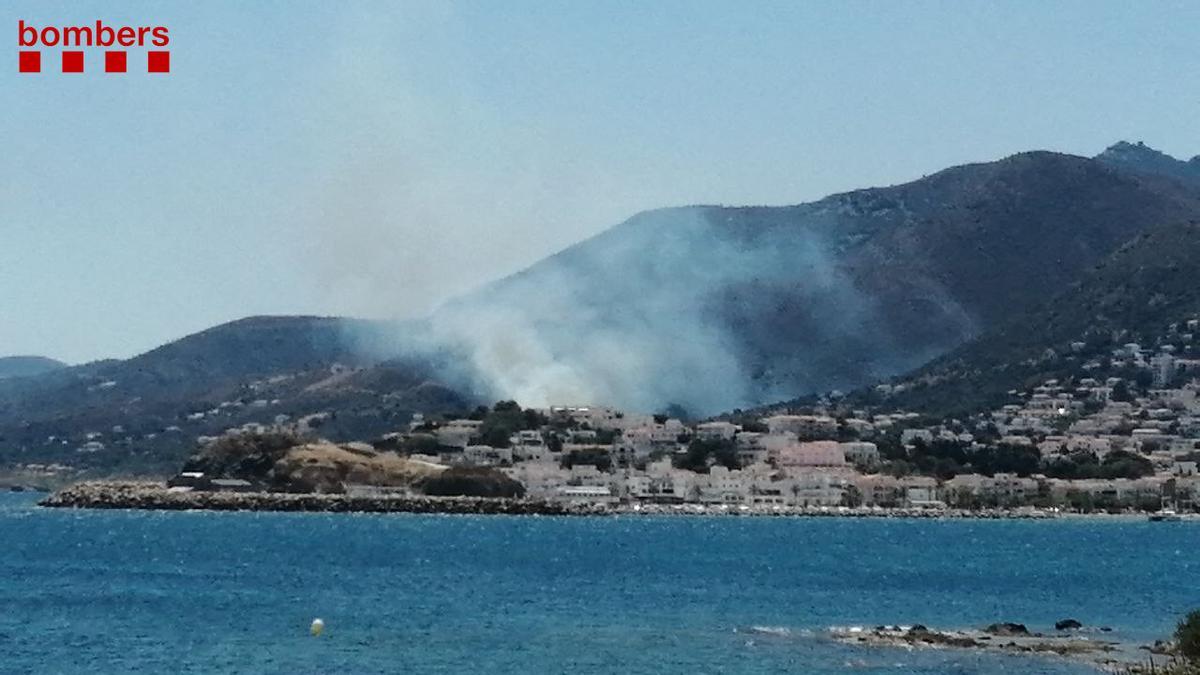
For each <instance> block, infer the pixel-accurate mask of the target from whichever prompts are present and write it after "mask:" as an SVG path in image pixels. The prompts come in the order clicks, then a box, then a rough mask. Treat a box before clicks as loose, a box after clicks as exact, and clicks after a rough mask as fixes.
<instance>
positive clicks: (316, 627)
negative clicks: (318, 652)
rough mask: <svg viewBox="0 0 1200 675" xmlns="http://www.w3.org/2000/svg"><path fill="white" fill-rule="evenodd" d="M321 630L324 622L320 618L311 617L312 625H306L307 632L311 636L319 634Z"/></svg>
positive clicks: (323, 628) (323, 627)
mask: <svg viewBox="0 0 1200 675" xmlns="http://www.w3.org/2000/svg"><path fill="white" fill-rule="evenodd" d="M323 630H325V622H324V621H322V620H320V619H313V622H312V625H311V626H309V627H308V632H309V633H311V634H312V636H313V637H317V636H318V635H320V634H321V631H323Z"/></svg>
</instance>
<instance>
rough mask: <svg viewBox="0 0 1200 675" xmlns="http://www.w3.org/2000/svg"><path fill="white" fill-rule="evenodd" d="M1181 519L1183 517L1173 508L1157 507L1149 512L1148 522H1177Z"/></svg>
mask: <svg viewBox="0 0 1200 675" xmlns="http://www.w3.org/2000/svg"><path fill="white" fill-rule="evenodd" d="M1181 520H1183V517H1182V516H1180V515H1179V514H1178V513H1176V512H1175V511H1174V510H1173V509H1159V510H1158V511H1155V512H1154V513H1151V514H1150V522H1152V523H1178V522H1179V521H1181Z"/></svg>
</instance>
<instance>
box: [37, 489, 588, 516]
mask: <svg viewBox="0 0 1200 675" xmlns="http://www.w3.org/2000/svg"><path fill="white" fill-rule="evenodd" d="M38 504H39V505H40V506H46V507H52V508H78V509H145V510H162V511H194V510H206V511H314V512H324V513H449V514H489V515H490V514H497V515H545V516H567V515H593V514H596V513H604V510H603V509H599V510H597V509H596V508H593V507H591V506H590V505H573V504H558V503H553V502H546V501H541V500H532V499H493V498H483V497H425V496H406V495H379V496H370V497H367V496H359V495H345V494H311V493H288V492H215V491H204V490H187V491H183V490H172V489H169V488H167V487H166V486H165V485H163V484H161V483H145V482H113V481H89V482H83V483H76V484H75V485H71V486H69V487H66V488H63V489H62V490H59V491H58V492H55V493H54V494H52V495H50V496H49V497H47V498H45V499H43V500H41V501H40V502H38Z"/></svg>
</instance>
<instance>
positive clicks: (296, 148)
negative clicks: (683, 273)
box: [0, 0, 1200, 362]
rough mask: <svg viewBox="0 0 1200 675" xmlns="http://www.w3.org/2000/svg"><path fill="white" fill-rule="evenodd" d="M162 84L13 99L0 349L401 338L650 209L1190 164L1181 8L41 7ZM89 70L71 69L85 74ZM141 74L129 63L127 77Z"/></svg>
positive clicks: (47, 21) (11, 7)
mask: <svg viewBox="0 0 1200 675" xmlns="http://www.w3.org/2000/svg"><path fill="white" fill-rule="evenodd" d="M2 14H3V15H5V16H6V17H7V20H8V22H9V26H10V32H9V35H10V38H12V39H14V42H15V36H16V33H17V30H16V25H17V21H18V19H23V20H25V21H27V22H30V23H33V24H35V25H74V24H83V23H89V22H94V21H95V20H96V19H101V20H103V21H105V22H106V23H108V24H115V25H123V24H130V25H166V26H168V27H169V29H170V34H171V45H170V49H171V66H172V72H171V73H170V74H169V75H166V76H162V75H154V76H152V75H147V74H145V73H144V72H142V73H139V72H136V71H137V70H138V66H139V65H141V63H142V62H141V61H139V60H138V59H139V57H141V54H140V53H138V52H136V50H135V52H134V53H133V54H131V60H130V66H131V68H130V69H131V71H133V72H130V73H128V74H126V75H124V76H117V75H105V74H104V73H100V72H87V73H84V74H82V75H63V74H61V73H55V72H52V71H53V68H52V66H53V64H54V63H55V60H54V59H55V58H56V57H57V54H56V53H51V54H49V55H47V56H44V57H43V58H49V64H50V66H51V68H48V70H50V71H51V72H45V73H42V74H40V75H28V74H25V75H20V74H18V73H17V67H16V60H17V48H16V45H15V44H13V45H12V46H10V52H9V54H10V56H9V57H8V58H9V59H10V64H9V68H7V69H0V70H3V71H4V72H3V79H2V80H0V82H2V83H3V89H2V94H0V95H2V96H3V101H4V107H5V114H4V115H3V116H0V141H2V142H3V148H4V150H3V152H2V153H0V176H2V180H0V354H17V353H37V354H45V355H48V356H53V357H56V358H61V359H65V360H68V361H72V362H80V361H85V360H90V359H95V358H101V357H108V356H117V357H125V356H130V355H132V354H135V353H138V352H140V351H144V350H146V349H148V348H151V347H154V346H156V345H158V344H160V343H163V342H165V341H168V340H170V339H174V338H177V337H180V336H182V335H185V334H187V333H190V332H193V331H195V330H199V329H203V328H205V327H208V326H211V325H213V324H216V323H219V322H222V321H228V320H231V319H235V318H239V317H242V316H246V315H251V314H264V313H271V314H280V313H318V314H353V315H362V316H408V315H413V314H419V313H421V312H424V311H426V310H427V309H428V308H429V307H431V306H432V305H434V304H436V303H437V302H439V301H441V300H444V299H445V298H446V297H448V296H450V295H453V294H456V293H459V292H462V291H464V290H467V289H470V288H472V287H474V286H477V285H479V284H481V283H484V282H486V281H488V280H489V279H492V278H496V277H498V276H502V275H504V274H506V273H509V272H511V271H514V270H516V269H519V268H521V267H523V266H525V265H528V264H530V263H532V262H534V261H536V260H537V259H539V258H541V257H542V256H544V255H546V254H549V253H552V252H554V251H555V250H558V249H561V248H563V247H565V246H568V245H570V244H571V243H573V242H575V241H578V240H579V239H582V238H585V237H587V236H590V235H592V234H594V233H596V232H598V231H601V230H603V229H604V228H606V227H609V226H611V225H613V224H616V223H617V222H619V221H621V220H623V219H624V218H626V217H628V216H629V215H632V214H633V213H635V212H637V211H639V210H642V209H647V208H654V207H659V206H668V205H678V204H692V203H724V204H788V203H796V202H802V201H808V200H812V199H816V198H819V197H821V196H824V195H826V194H828V193H831V192H838V191H843V190H849V189H854V188H858V187H866V186H872V185H886V184H893V183H898V182H904V181H907V180H911V179H915V178H919V177H920V176H921V175H923V174H927V173H931V172H933V171H936V170H938V169H941V168H944V167H947V166H950V165H954V164H961V163H964V162H970V161H984V160H990V159H996V158H999V157H1002V156H1005V155H1008V154H1011V153H1014V152H1018V151H1021V150H1027V149H1052V150H1060V151H1065V152H1072V153H1077V154H1085V155H1091V154H1095V153H1097V152H1099V151H1100V150H1102V149H1103V148H1104V147H1105V146H1107V145H1108V144H1110V143H1112V142H1114V141H1116V140H1118V139H1129V140H1144V141H1145V142H1146V143H1148V144H1150V145H1152V146H1155V147H1157V148H1159V149H1162V150H1164V151H1166V152H1169V153H1171V154H1174V155H1176V156H1182V157H1189V156H1191V155H1193V154H1196V153H1200V49H1197V48H1196V45H1197V44H1200V4H1197V3H1194V2H1179V3H1170V2H1145V3H1127V2H1062V3H1046V2H1017V1H1014V2H1002V3H987V2H812V3H801V2H750V3H736V2H613V1H606V2H583V1H579V2H567V1H565V0H557V1H548V2H537V3H535V2H511V3H509V2H475V3H462V4H459V3H449V4H443V3H392V2H338V3H330V2H310V3H303V2H255V3H244V2H216V1H214V2H204V3H165V2H164V3H136V2H122V3H115V2H110V3H94V2H93V3H88V2H81V3H80V2H71V3H53V2H40V1H39V2H32V1H28V2H27V1H22V0H18V1H16V2H8V3H5V5H4V9H3V12H2ZM99 52H100V50H93V51H92V52H89V54H88V63H89V70H90V67H91V66H92V64H94V63H96V62H97V61H98V60H99V59H100V58H101V57H100V54H99ZM142 58H144V57H142Z"/></svg>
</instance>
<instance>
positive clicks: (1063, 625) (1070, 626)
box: [1054, 619, 1083, 630]
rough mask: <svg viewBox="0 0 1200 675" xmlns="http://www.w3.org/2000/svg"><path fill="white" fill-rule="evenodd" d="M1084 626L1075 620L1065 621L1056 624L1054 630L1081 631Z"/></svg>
mask: <svg viewBox="0 0 1200 675" xmlns="http://www.w3.org/2000/svg"><path fill="white" fill-rule="evenodd" d="M1080 628H1083V624H1082V623H1080V622H1079V621H1076V620H1075V619H1063V620H1062V621H1059V622H1057V623H1055V624H1054V630H1079V629H1080Z"/></svg>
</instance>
